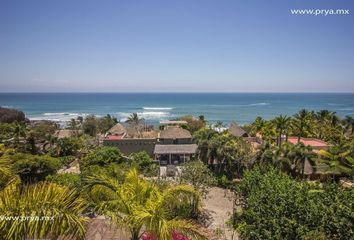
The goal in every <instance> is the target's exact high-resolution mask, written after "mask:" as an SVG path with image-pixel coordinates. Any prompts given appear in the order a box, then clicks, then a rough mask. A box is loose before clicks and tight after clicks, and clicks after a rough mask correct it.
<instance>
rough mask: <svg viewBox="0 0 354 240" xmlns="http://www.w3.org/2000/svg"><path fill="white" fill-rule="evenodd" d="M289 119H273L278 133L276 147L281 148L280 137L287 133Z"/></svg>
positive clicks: (279, 117)
mask: <svg viewBox="0 0 354 240" xmlns="http://www.w3.org/2000/svg"><path fill="white" fill-rule="evenodd" d="M290 119H291V118H290V117H287V116H283V115H280V116H278V117H276V118H275V119H274V123H275V128H276V130H277V132H278V145H279V146H281V143H282V141H281V139H282V135H283V134H284V133H286V132H287V130H288V128H289V123H290Z"/></svg>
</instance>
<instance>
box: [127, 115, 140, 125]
mask: <svg viewBox="0 0 354 240" xmlns="http://www.w3.org/2000/svg"><path fill="white" fill-rule="evenodd" d="M143 121H144V118H140V117H139V115H138V114H137V113H132V114H130V116H129V117H128V119H127V121H126V122H127V123H131V124H140V123H142V122H143Z"/></svg>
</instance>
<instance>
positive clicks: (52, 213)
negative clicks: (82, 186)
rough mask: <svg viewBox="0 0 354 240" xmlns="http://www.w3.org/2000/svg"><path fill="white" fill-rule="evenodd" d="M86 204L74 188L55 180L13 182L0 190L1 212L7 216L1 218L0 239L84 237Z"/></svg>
mask: <svg viewBox="0 0 354 240" xmlns="http://www.w3.org/2000/svg"><path fill="white" fill-rule="evenodd" d="M86 205H87V203H86V202H85V200H84V199H83V198H80V197H79V194H78V193H77V192H76V191H74V190H70V189H69V188H67V187H63V186H59V185H56V184H54V183H45V182H42V183H38V184H35V185H30V186H21V185H15V184H12V185H10V186H8V187H7V188H5V189H4V190H3V191H1V192H0V215H1V216H3V217H7V218H9V219H10V220H7V221H0V236H2V238H1V239H5V240H10V239H27V238H35V239H42V238H51V239H57V238H59V237H69V238H70V239H83V238H84V235H85V224H86V223H87V218H85V217H83V216H82V213H83V211H84V209H85V208H86ZM14 217H15V218H16V217H20V218H21V219H22V220H20V221H19V220H18V219H17V220H16V219H14Z"/></svg>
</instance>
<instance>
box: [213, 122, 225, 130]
mask: <svg viewBox="0 0 354 240" xmlns="http://www.w3.org/2000/svg"><path fill="white" fill-rule="evenodd" d="M224 128H225V124H224V123H223V122H222V121H216V123H215V124H214V129H216V130H217V131H218V132H221V130H222V129H224Z"/></svg>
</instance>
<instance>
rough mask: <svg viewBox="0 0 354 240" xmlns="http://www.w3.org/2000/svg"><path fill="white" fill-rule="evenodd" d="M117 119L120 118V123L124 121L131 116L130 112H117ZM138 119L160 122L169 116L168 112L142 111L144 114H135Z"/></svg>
mask: <svg viewBox="0 0 354 240" xmlns="http://www.w3.org/2000/svg"><path fill="white" fill-rule="evenodd" d="M116 114H117V115H118V118H120V120H121V121H126V120H127V119H128V117H129V116H130V115H131V114H132V112H117V113H116ZM137 114H138V116H139V117H142V118H145V119H149V120H154V119H157V120H160V119H161V118H166V117H169V116H170V112H163V111H159V112H154V111H144V112H137Z"/></svg>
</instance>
